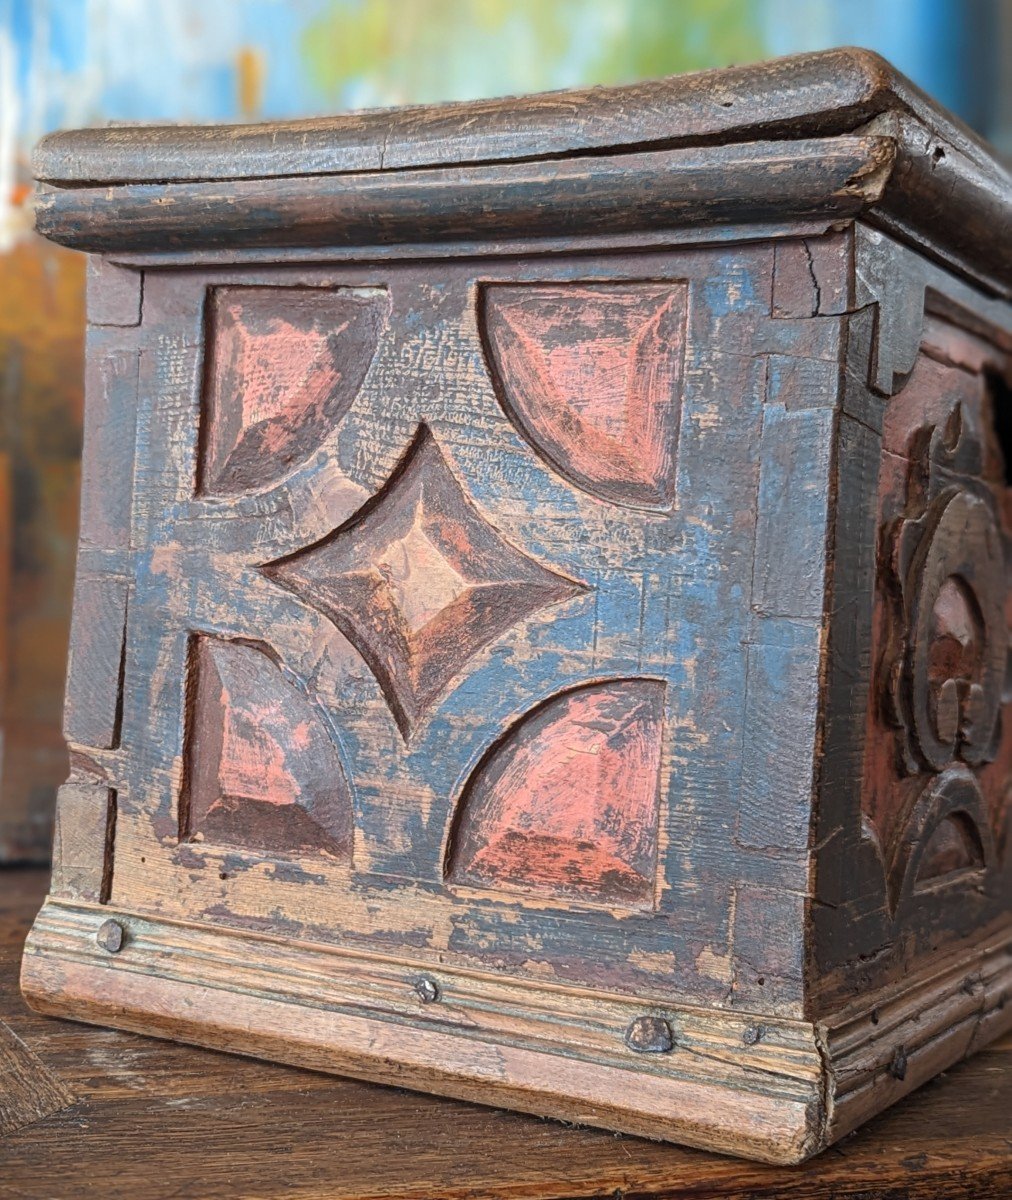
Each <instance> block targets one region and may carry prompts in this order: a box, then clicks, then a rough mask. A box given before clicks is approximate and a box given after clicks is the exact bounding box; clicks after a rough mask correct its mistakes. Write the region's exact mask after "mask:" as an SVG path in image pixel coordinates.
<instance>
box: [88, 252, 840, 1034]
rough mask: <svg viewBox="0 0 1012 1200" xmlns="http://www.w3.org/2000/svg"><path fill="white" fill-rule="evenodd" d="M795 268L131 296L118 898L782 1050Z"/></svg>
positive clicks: (101, 787)
mask: <svg viewBox="0 0 1012 1200" xmlns="http://www.w3.org/2000/svg"><path fill="white" fill-rule="evenodd" d="M775 257H776V255H775V251H774V247H773V246H772V245H765V246H764V245H761V244H758V245H751V246H748V247H735V248H733V249H729V250H726V251H725V250H685V251H680V252H678V253H650V254H640V255H636V256H627V257H622V256H619V255H615V256H609V255H600V256H596V257H594V258H593V259H591V258H586V257H584V258H577V257H574V258H571V259H565V258H563V259H557V260H546V259H532V260H529V261H523V260H516V261H504V260H489V261H481V260H474V261H457V262H448V263H447V262H436V263H420V264H415V265H411V264H391V265H386V266H383V267H382V268H380V267H368V268H364V267H361V266H344V267H336V268H329V267H328V268H313V269H306V268H281V267H278V268H271V269H262V268H258V269H256V270H253V269H249V268H247V269H235V268H233V269H231V270H228V271H224V270H223V271H220V272H215V273H210V272H203V273H196V272H187V273H178V274H177V273H172V272H168V271H166V272H160V271H158V272H148V273H147V275H146V277H145V281H144V311H143V319H142V321H141V322H140V323H139V324H138V325H137V326H136V328H134V329H132V330H131V331H130V333H129V335H127V336H124V335H123V334H122V331H120V333H119V334H118V335H117V336H116V337H114V338H111V339H110V342H109V346H108V347H107V348H103V346H101V345H100V346H97V347H96V358H97V359H98V360H101V361H105V362H106V367H105V368H104V372H105V374H104V377H105V378H106V380H107V389H106V394H108V395H113V396H115V397H118V398H119V402H125V398H126V397H127V396H130V397H131V398H132V399H133V401H134V402H135V404H136V465H135V468H134V470H133V473H132V498H131V499H130V502H129V506H130V519H129V547H123V546H121V547H120V548H119V549H118V550H116V551H115V553H116V554H117V555H118V556H119V558H118V559H117V561H118V562H119V561H120V560H122V561H121V566H120V569H121V574H122V575H123V576H124V577H127V576H128V578H127V579H126V582H125V584H124V585H123V587H122V588H121V590H120V591H119V592H117V593H116V595H117V597H118V598H119V603H120V604H121V608H122V609H124V610H125V612H126V614H127V615H126V626H125V635H121V634H120V633H114V635H112V640H111V642H110V645H112V643H113V642H114V643H115V647H116V649H117V652H118V649H119V644H120V642H119V639H120V638H121V636H122V645H123V652H122V662H121V666H120V670H119V675H120V684H119V687H120V689H121V692H120V697H119V700H118V701H115V695H116V687H115V686H111V687H110V686H108V685H107V687H106V691H105V694H106V695H107V696H110V697H112V698H113V699H112V700H110V703H109V704H108V705H107V706H106V707H107V708H108V709H109V711H108V712H107V713H105V714H104V716H102V719H101V720H100V721H99V724H101V725H102V729H101V730H100V731H96V730H94V729H92V728H90V726H89V721H88V719H87V717H86V714H87V713H91V714H92V718H94V714H95V711H96V710H95V709H94V708H93V707H92V708H86V707H85V708H82V706H80V705H79V704H76V703H74V702H73V701H72V703H71V706H70V707H71V710H72V712H73V713H74V714H76V715H75V716H74V718H73V720H72V722H71V723H72V724H73V723H74V721H77V722H78V723H83V726H82V728H81V729H80V732H79V734H78V736H77V737H76V741H77V742H78V743H79V745H78V754H77V758H76V764H77V774H76V776H75V779H76V781H77V782H76V783H75V784H74V785H72V786H73V787H84V788H85V790H86V797H85V798H84V799H82V798H81V797H78V800H77V801H76V804H77V807H78V808H79V809H80V808H84V809H86V810H87V811H88V812H89V813H91V814H92V817H93V818H94V820H93V821H92V824H95V823H96V822H97V823H98V824H101V823H102V822H103V821H104V822H105V824H104V825H103V829H102V830H101V831H98V830H97V826H96V829H93V830H91V831H90V834H89V835H88V836H92V837H93V840H94V839H97V837H98V834H99V833H102V836H103V837H104V838H105V843H106V844H107V845H108V847H109V851H108V854H107V855H106V857H105V860H104V865H103V869H102V872H101V882H100V883H95V884H94V888H95V895H96V897H98V898H102V899H108V900H109V901H110V902H111V903H112V904H113V905H115V906H119V907H121V908H123V909H125V910H130V911H136V912H140V913H150V914H157V915H159V916H163V917H169V918H173V919H178V920H181V921H187V922H193V921H196V922H200V923H207V924H209V925H217V926H224V927H228V928H233V929H239V930H245V931H253V932H263V933H268V934H279V935H282V936H285V937H290V938H295V939H299V940H308V941H312V942H316V943H322V944H334V943H336V944H340V945H341V946H343V947H353V948H360V949H363V950H367V951H373V952H379V953H386V954H392V955H395V956H402V957H406V958H410V959H411V960H412V961H415V962H420V963H423V964H424V963H429V964H432V965H434V966H435V965H453V966H457V967H461V968H466V969H479V970H488V969H492V970H494V971H496V972H501V973H503V974H505V975H508V976H511V977H519V978H525V977H526V978H529V979H532V980H539V981H543V980H549V981H556V982H562V983H566V984H576V985H580V986H584V987H590V988H595V989H600V990H605V991H610V992H616V993H627V994H631V995H641V996H651V995H652V996H656V997H659V998H664V997H667V998H675V997H678V998H681V999H689V1000H691V1001H693V1002H703V1003H707V1004H717V1005H727V1006H731V1005H741V1006H742V1007H743V1008H745V1009H749V1008H752V1009H758V1010H760V1011H762V1010H764V1009H766V1008H772V1009H773V1010H775V1011H783V1012H785V1013H791V1012H796V1011H798V1005H799V1003H800V994H801V987H802V978H801V976H802V969H801V963H802V960H803V954H802V946H803V940H804V927H803V922H804V911H803V899H802V897H803V890H804V880H805V878H806V871H807V842H808V819H809V809H808V804H809V801H810V792H811V778H812V755H813V753H814V738H815V722H816V715H817V705H818V698H817V687H818V662H819V653H820V639H819V627H820V622H821V603H822V599H821V591H820V586H821V578H822V573H821V572H822V566H821V564H822V563H823V562H824V558H823V556H824V536H825V520H826V516H825V513H826V491H827V488H826V482H825V480H826V476H827V473H828V462H829V454H830V444H831V421H832V418H831V412H830V410H831V407H832V404H833V402H834V396H835V385H834V379H835V372H836V371H837V369H838V354H839V329H838V322H837V320H836V318H833V317H825V318H821V319H816V320H812V319H811V318H810V316H809V315H808V313H807V312H805V313H804V314H801V315H795V314H794V313H793V311H792V310H791V309H790V307H789V306H788V304H787V302H788V300H789V299H790V296H791V295H792V293H791V292H790V288H789V286H788V285H789V283H790V278H789V275H790V273H789V271H788V267H789V266H790V265H791V263H793V261H794V259H795V258H797V257H798V253H797V252H795V253H794V254H790V255H787V256H786V257H785V258H784V261H783V264H782V275H783V278H782V279H781V281H780V284H779V292H778V293H777V295H776V300H775V288H774V274H775ZM805 278H806V280H807V278H808V276H807V275H806V276H805ZM806 295H807V293H806ZM802 299H804V298H803V297H802ZM785 306H786V307H785ZM801 307H802V308H804V305H801ZM131 339H133V340H131ZM130 346H132V347H133V349H130V348H129V347H130ZM124 360H128V365H126V366H124V365H123V363H124ZM110 389H111V390H110ZM105 453H106V456H107V457H109V455H110V453H111V452H110V451H109V450H108V448H107V450H106V452H105ZM107 465H108V464H107ZM788 467H789V469H787V468H788ZM95 523H96V528H98V526H99V525H100V524H101V522H100V521H99V519H98V517H97V516H96V518H95ZM82 553H83V556H84V557H83V560H82V561H83V563H84V567H83V575H82V578H83V579H85V580H86V579H87V578H88V572H89V570H90V569H91V567H92V566H94V569H95V571H96V580H98V582H96V584H95V587H96V589H97V590H99V591H102V592H103V594H105V595H106V596H108V595H109V594H110V583H109V580H108V579H106V580H105V581H102V578H101V571H102V569H103V567H102V564H103V563H105V564H106V566H108V562H109V561H110V559H109V555H110V554H111V553H112V551H109V550H98V549H94V550H93V549H89V546H88V538H87V533H86V537H85V547H84V549H83V551H82ZM89 556H90V557H89ZM774 561H779V563H780V566H779V568H778V569H777V570H775V571H774V570H773V569H772V568H771V563H772V562H774ZM87 587H88V585H87V584H85V591H87ZM106 624H110V628H111V627H112V626H114V625H115V621H113V622H111V623H109V622H107V623H106ZM103 628H104V626H103ZM81 661H82V662H83V659H82V660H81ZM79 665H80V664H79ZM749 680H751V684H749ZM108 682H111V681H108ZM71 691H72V693H73V692H74V688H73V686H72V688H71ZM776 714H779V717H777V716H776ZM778 722H780V724H778ZM92 723H93V720H92ZM781 725H782V728H781V727H780V726H781ZM114 726H115V728H113V727H114ZM89 747H90V748H89ZM82 781H83V782H82ZM88 789H91V790H90V791H89V790H88ZM96 789H97V791H98V792H101V795H102V797H107V796H108V797H109V798H110V802H111V803H112V807H113V810H114V812H113V816H114V821H113V819H112V817H109V816H106V817H99V816H95V814H96V813H98V812H99V808H100V806H98V805H97V804H96V803H95V802H94V799H93V798H94V796H95V794H96ZM75 794H76V793H72V795H75ZM87 797H92V799H87ZM86 799H87V803H85V800H86ZM70 807H71V806H70V805H69V804H67V805H65V806H64V808H65V811H69V810H70Z"/></svg>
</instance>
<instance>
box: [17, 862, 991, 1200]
mask: <svg viewBox="0 0 1012 1200" xmlns="http://www.w3.org/2000/svg"><path fill="white" fill-rule="evenodd" d="M44 887H45V877H44V875H43V874H42V873H41V872H37V871H35V872H29V871H23V872H6V873H4V874H0V1015H2V1016H3V1018H4V1019H6V1020H8V1021H9V1022H10V1024H11V1025H12V1026H13V1027H14V1029H15V1030H16V1031H17V1032H18V1033H19V1034H20V1035H21V1037H23V1038H25V1039H26V1040H29V1041H30V1042H31V1044H32V1045H33V1047H34V1048H35V1050H36V1051H37V1052H38V1053H39V1055H40V1056H41V1057H42V1058H43V1059H44V1061H45V1062H46V1063H47V1064H48V1065H49V1066H50V1067H51V1068H53V1069H55V1070H57V1071H58V1073H59V1074H60V1075H61V1077H62V1078H63V1079H64V1080H66V1081H67V1083H68V1084H69V1085H70V1086H71V1087H72V1088H73V1090H74V1091H75V1092H76V1093H77V1094H78V1096H79V1097H80V1099H79V1100H78V1102H77V1103H76V1104H74V1105H72V1106H71V1107H68V1108H65V1109H63V1110H62V1111H61V1112H58V1113H55V1114H53V1115H52V1116H50V1117H48V1118H47V1119H45V1120H43V1121H40V1122H36V1123H35V1124H33V1125H32V1126H30V1127H28V1128H25V1129H23V1130H21V1131H19V1132H16V1133H12V1134H10V1135H9V1136H8V1137H7V1138H6V1139H4V1141H3V1142H2V1143H0V1162H2V1171H3V1186H4V1195H8V1196H11V1197H17V1198H18V1200H35V1198H38V1200H42V1198H43V1197H52V1196H74V1195H82V1194H94V1195H96V1196H98V1195H100V1196H102V1197H103V1198H104V1200H162V1198H165V1200H168V1198H169V1197H176V1196H187V1195H191V1196H200V1197H201V1198H202V1200H218V1198H222V1200H223V1198H225V1197H235V1196H242V1197H244V1198H246V1200H269V1198H273V1197H282V1196H284V1197H286V1198H288V1197H298V1198H299V1200H315V1198H317V1197H318V1198H320V1200H323V1198H324V1197H326V1198H327V1200H365V1198H366V1197H369V1198H375V1200H378V1198H380V1197H399V1198H404V1200H406V1198H409V1197H418V1198H419V1200H422V1198H424V1200H455V1198H458V1197H459V1198H461V1200H463V1198H464V1197H467V1198H468V1200H481V1198H485V1197H487V1198H489V1200H492V1198H493V1197H495V1198H498V1197H510V1198H511V1200H564V1198H565V1200H582V1198H583V1197H588V1198H589V1197H598V1196H605V1197H621V1198H622V1200H646V1198H648V1197H649V1198H651V1200H662V1198H665V1200H675V1198H681V1197H689V1196H692V1197H740V1196H748V1197H752V1198H755V1200H760V1198H768V1200H773V1198H779V1197H791V1198H792V1200H794V1198H796V1200H806V1198H810V1200H816V1198H818V1197H830V1196H832V1197H845V1196H851V1197H858V1196H860V1197H862V1200H879V1198H881V1200H885V1198H886V1197H904V1200H918V1198H922V1197H923V1198H924V1200H947V1198H952V1200H956V1198H963V1197H965V1198H966V1200H970V1198H973V1200H989V1198H994V1200H998V1198H1001V1197H1006V1196H1007V1195H1008V1194H1009V1192H1010V1190H1012V1136H1010V1129H1009V1120H1008V1113H1009V1111H1010V1109H1012V1037H1006V1038H1004V1039H1003V1040H1002V1041H1000V1042H998V1043H997V1044H996V1045H994V1046H992V1047H991V1048H990V1049H989V1050H987V1051H985V1052H983V1053H981V1054H980V1055H978V1056H977V1057H976V1058H973V1059H971V1060H970V1061H968V1062H966V1063H964V1064H962V1065H961V1066H959V1067H957V1068H954V1069H953V1070H951V1071H949V1072H947V1073H946V1074H945V1075H943V1076H941V1077H939V1078H938V1079H936V1080H935V1081H934V1082H932V1083H930V1084H927V1085H926V1086H925V1087H923V1088H922V1089H921V1090H920V1091H919V1092H917V1093H916V1094H915V1095H914V1096H913V1097H911V1098H910V1099H908V1100H907V1101H905V1102H904V1103H902V1104H901V1105H899V1106H898V1107H897V1108H895V1109H893V1110H891V1111H890V1112H888V1113H886V1114H884V1115H883V1116H881V1117H879V1118H878V1119H876V1120H874V1121H872V1122H871V1123H870V1124H869V1125H867V1126H866V1127H865V1128H864V1130H863V1131H861V1132H859V1133H857V1134H854V1135H852V1136H851V1137H849V1138H847V1139H845V1140H844V1141H843V1142H841V1143H840V1144H839V1145H837V1146H835V1147H833V1148H831V1149H830V1150H828V1151H827V1152H826V1153H824V1154H823V1155H821V1156H820V1157H818V1158H816V1159H814V1160H813V1161H811V1162H810V1163H808V1164H806V1165H805V1166H803V1167H798V1168H785V1167H768V1166H762V1165H759V1164H752V1163H746V1162H741V1161H738V1160H734V1159H729V1158H722V1157H718V1156H716V1155H710V1154H704V1153H702V1152H699V1151H690V1150H681V1149H678V1148H676V1147H673V1146H665V1145H661V1144H659V1143H655V1142H648V1141H643V1140H641V1139H638V1138H631V1137H622V1136H617V1135H610V1134H607V1133H603V1132H599V1131H593V1130H586V1129H580V1128H576V1127H573V1126H567V1125H563V1124H560V1123H558V1122H554V1121H544V1120H538V1119H536V1118H533V1117H524V1116H518V1115H515V1114H510V1113H505V1112H501V1111H498V1110H494V1109H488V1108H481V1107H478V1106H476V1105H469V1104H464V1103H458V1102H453V1101H447V1100H439V1099H436V1098H433V1097H427V1096H421V1095H417V1094H414V1093H409V1092H402V1091H399V1090H397V1089H395V1088H385V1087H377V1086H372V1085H369V1084H363V1083H357V1082H352V1081H350V1080H344V1079H339V1078H335V1077H333V1076H327V1075H321V1074H316V1073H314V1072H310V1071H299V1070H295V1069H293V1068H288V1067H278V1066H272V1065H268V1064H264V1063H258V1062H254V1061H252V1060H249V1059H244V1058H238V1057H233V1056H230V1055H226V1054H215V1053H211V1052H208V1051H201V1050H195V1049H190V1048H187V1047H184V1046H177V1045H172V1044H169V1043H166V1042H160V1041H155V1040H153V1039H147V1038H141V1037H136V1036H133V1035H130V1034H123V1033H116V1032H113V1031H109V1030H101V1029H94V1028H91V1027H89V1026H84V1025H74V1024H71V1023H70V1022H66V1021H57V1020H52V1019H47V1018H44V1017H39V1016H36V1015H35V1014H34V1013H31V1012H29V1011H28V1010H27V1009H26V1008H25V1006H24V1004H23V1002H22V1001H21V999H20V997H19V996H18V994H17V966H18V960H19V957H20V948H21V943H22V941H23V939H24V936H25V933H26V932H27V928H28V924H29V922H30V920H31V918H32V916H33V915H34V912H35V909H36V908H37V906H38V904H39V902H40V901H41V898H42V893H43V890H44ZM84 1181H86V1184H87V1192H85V1188H84Z"/></svg>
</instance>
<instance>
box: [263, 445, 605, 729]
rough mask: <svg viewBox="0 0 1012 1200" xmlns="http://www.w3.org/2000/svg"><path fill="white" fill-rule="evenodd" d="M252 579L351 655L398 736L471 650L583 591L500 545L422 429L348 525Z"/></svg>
mask: <svg viewBox="0 0 1012 1200" xmlns="http://www.w3.org/2000/svg"><path fill="white" fill-rule="evenodd" d="M261 569H262V570H263V571H264V573H265V574H266V575H268V576H269V577H270V578H271V579H273V580H275V581H276V582H277V583H279V584H281V585H282V586H283V587H286V588H288V589H289V590H290V591H292V592H294V593H295V594H296V595H297V596H299V597H300V598H301V599H302V600H304V601H305V602H306V603H307V604H311V605H313V607H315V608H317V609H319V610H320V611H321V612H322V613H324V614H325V615H326V616H327V617H329V618H330V620H332V621H333V622H334V624H335V625H336V626H337V627H338V628H339V629H340V630H341V632H342V633H343V634H344V635H345V636H346V637H347V638H348V640H349V641H350V642H351V643H352V644H353V645H354V646H355V647H356V649H357V650H358V651H359V653H360V654H361V655H362V657H363V658H364V659H365V661H366V662H367V663H368V664H369V667H370V669H371V670H372V672H373V674H374V675H375V676H376V678H377V680H378V681H379V684H380V686H381V688H382V689H383V693H384V695H385V696H386V699H387V703H388V704H389V705H390V708H391V711H392V712H393V714H394V717H395V719H396V721H397V724H398V727H399V728H400V730H401V732H402V734H403V735H404V737H405V738H408V737H409V736H410V734H411V731H412V730H413V729H414V727H415V726H416V724H417V723H418V721H419V720H420V719H421V718H422V716H423V715H424V714H425V712H426V711H427V709H428V708H429V707H430V706H431V705H432V703H433V702H434V701H435V700H436V699H437V697H438V696H439V695H440V694H441V693H442V692H443V691H444V690H445V688H446V687H447V686H448V684H449V683H450V681H451V680H452V679H453V678H454V676H456V675H457V674H458V672H459V671H460V670H461V668H462V667H463V666H464V664H465V663H466V662H467V661H468V660H469V659H470V658H472V657H473V656H474V655H475V654H477V653H478V651H479V650H481V648H482V647H483V646H486V645H487V644H488V643H489V642H491V641H492V640H493V639H494V638H496V637H498V636H499V635H500V634H502V633H504V632H505V631H506V630H507V629H510V628H511V627H512V626H514V625H516V624H517V623H518V622H520V621H522V620H524V619H525V618H526V617H529V616H530V615H531V614H532V613H535V612H537V611H538V610H539V609H542V608H544V607H545V606H546V605H549V604H555V603H557V602H558V601H560V600H565V599H568V598H569V597H571V596H574V595H576V594H577V592H579V591H580V590H582V587H583V585H582V584H579V583H577V582H575V581H574V580H571V579H567V578H565V577H564V576H562V575H559V574H556V573H555V572H554V571H549V570H547V569H546V568H545V567H542V566H541V565H540V564H538V563H536V562H535V561H534V560H533V559H532V558H529V557H528V556H527V555H526V554H523V553H521V551H519V550H517V549H516V548H515V547H513V546H511V545H510V544H509V543H508V542H506V541H504V540H503V539H502V538H501V537H500V536H499V534H498V533H497V532H496V530H495V529H494V528H493V527H492V526H491V525H490V524H489V523H488V521H486V520H485V518H484V517H483V516H482V515H481V513H479V512H478V510H477V509H476V508H475V507H474V505H473V504H472V503H471V501H470V500H469V499H468V497H467V496H466V495H465V494H464V492H463V490H462V488H461V486H460V484H459V483H458V482H457V480H456V479H455V478H454V476H453V474H452V472H451V471H450V468H449V467H448V466H447V464H446V461H445V460H444V458H443V455H442V453H441V452H440V450H439V447H438V446H437V445H436V442H435V440H434V439H433V437H432V435H431V433H429V431H428V430H427V429H424V428H423V429H422V430H421V431H420V432H419V435H418V437H417V438H416V439H415V442H414V444H413V445H412V447H411V449H410V450H409V451H408V453H407V455H406V456H405V459H404V460H403V462H402V463H401V464H400V466H399V468H398V469H397V470H396V471H395V472H394V474H393V476H392V477H391V478H390V479H389V480H388V481H387V483H386V485H385V487H384V488H383V489H382V491H381V492H380V493H379V495H378V496H377V497H375V498H374V499H373V500H372V501H370V502H369V503H368V504H367V505H366V506H365V507H364V508H363V509H362V510H361V511H360V512H359V513H357V514H356V515H355V516H354V517H353V518H352V519H351V520H350V521H349V522H347V523H346V524H345V525H342V526H341V527H340V528H338V529H336V530H335V531H334V532H333V533H330V534H328V535H327V536H326V537H325V538H324V539H323V540H322V541H320V542H317V543H316V544H315V545H312V546H308V547H306V548H305V549H303V550H299V551H297V552H296V553H295V554H292V555H288V556H287V557H286V558H283V559H279V560H278V561H276V562H273V563H268V564H266V565H265V566H264V567H262V568H261Z"/></svg>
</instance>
